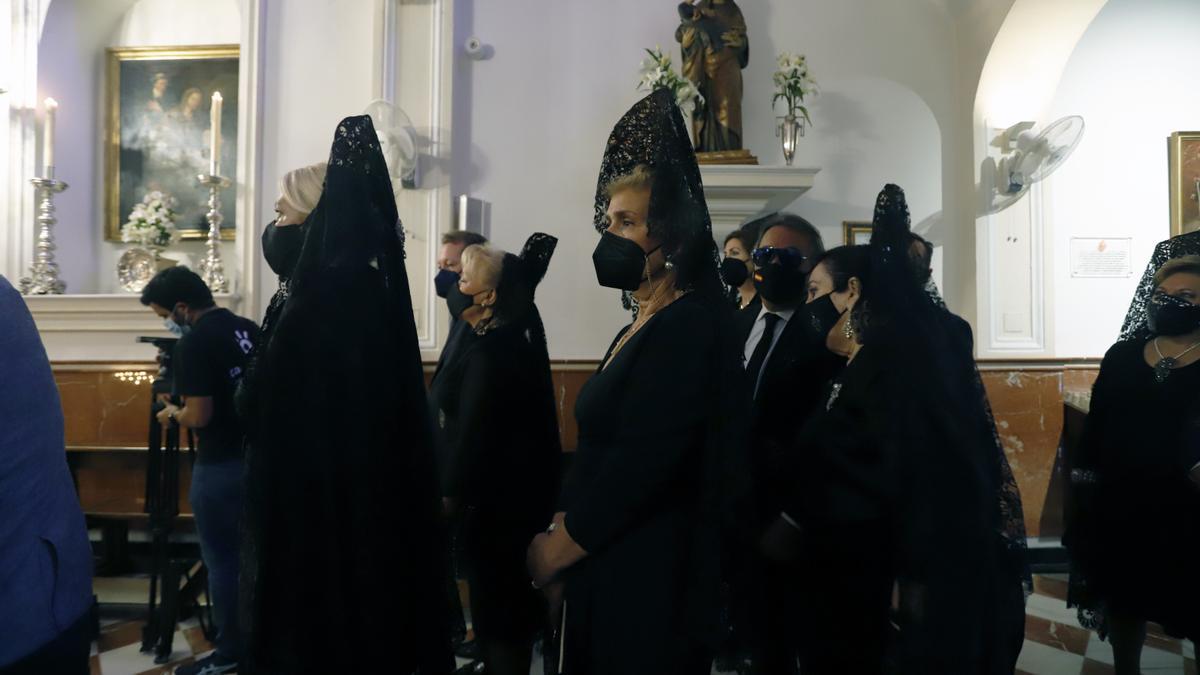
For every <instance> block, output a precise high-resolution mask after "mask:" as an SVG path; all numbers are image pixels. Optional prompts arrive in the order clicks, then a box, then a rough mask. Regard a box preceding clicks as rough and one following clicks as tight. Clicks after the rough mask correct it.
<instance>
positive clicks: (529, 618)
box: [434, 324, 562, 641]
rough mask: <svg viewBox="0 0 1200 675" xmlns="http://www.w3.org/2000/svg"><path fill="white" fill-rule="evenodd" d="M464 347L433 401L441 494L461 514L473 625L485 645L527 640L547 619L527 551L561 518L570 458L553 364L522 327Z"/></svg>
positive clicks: (471, 339) (468, 337)
mask: <svg viewBox="0 0 1200 675" xmlns="http://www.w3.org/2000/svg"><path fill="white" fill-rule="evenodd" d="M460 346H461V347H462V351H461V354H460V356H459V357H458V358H456V359H454V360H453V361H452V362H451V363H450V364H449V365H448V366H447V367H446V368H445V370H443V371H442V372H441V373H439V376H438V386H437V387H436V388H435V389H434V397H435V405H436V406H437V413H436V414H437V416H438V419H437V423H438V426H439V427H441V429H442V431H443V433H444V434H445V442H446V444H447V449H448V452H447V456H448V457H449V458H450V461H449V465H448V466H447V467H446V472H445V474H444V478H443V494H445V495H446V496H447V497H450V498H452V499H455V500H456V501H457V502H458V504H459V508H460V511H461V512H462V530H461V534H460V546H461V549H462V553H463V555H464V556H465V557H466V558H467V560H466V561H465V562H466V568H467V575H466V576H467V580H468V582H469V583H470V587H471V620H472V623H473V625H474V628H475V630H476V632H477V633H478V634H479V635H480V637H481V638H483V639H493V638H494V639H502V640H507V641H522V640H529V639H530V638H531V637H532V635H533V633H534V632H535V631H536V630H538V629H541V628H543V627H544V625H545V616H546V614H545V604H544V602H543V601H542V599H541V595H540V594H539V593H538V592H537V591H535V590H534V589H533V588H532V587H531V586H530V584H529V574H528V573H527V572H526V570H525V550H526V548H527V547H528V545H529V542H530V541H531V540H532V539H533V537H534V536H535V535H536V534H537V533H539V532H541V531H542V530H544V529H545V527H546V524H547V523H549V522H550V519H551V517H552V516H553V510H554V501H555V498H556V495H557V494H558V472H559V470H558V465H559V460H560V458H561V453H562V450H561V446H560V444H559V437H558V416H557V414H556V412H555V404H554V393H553V391H552V389H551V388H550V363H549V360H548V359H547V357H546V355H545V354H546V353H545V348H544V347H543V348H542V349H541V350H538V349H537V348H536V346H534V345H532V344H531V343H530V339H529V338H527V337H526V332H525V331H524V330H523V329H522V327H521V326H520V325H519V324H509V325H504V326H500V327H498V328H496V329H493V330H491V331H489V332H487V333H485V334H484V335H482V336H477V335H475V334H474V333H473V332H470V331H468V332H467V333H466V334H464V335H463V342H462V343H461V345H460Z"/></svg>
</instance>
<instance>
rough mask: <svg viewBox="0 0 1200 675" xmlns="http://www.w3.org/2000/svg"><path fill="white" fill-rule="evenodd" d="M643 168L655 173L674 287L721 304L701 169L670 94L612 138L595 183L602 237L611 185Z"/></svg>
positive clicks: (633, 112) (652, 97) (651, 100)
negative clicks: (674, 282) (645, 167)
mask: <svg viewBox="0 0 1200 675" xmlns="http://www.w3.org/2000/svg"><path fill="white" fill-rule="evenodd" d="M641 164H644V165H646V166H648V167H650V168H651V169H653V170H654V185H653V187H652V188H651V191H650V213H649V220H650V222H651V223H652V224H654V225H656V226H658V227H660V228H661V229H662V230H663V231H664V237H663V251H664V252H665V253H666V255H667V260H668V261H669V262H670V263H671V264H672V265H673V266H674V268H675V270H676V274H677V276H676V280H677V281H676V283H677V284H678V286H679V288H680V289H681V290H688V291H692V292H695V293H698V294H699V295H701V296H703V298H704V299H705V300H706V301H707V302H713V303H716V302H720V301H721V297H722V294H723V291H722V285H721V280H720V276H719V275H718V273H717V266H718V264H719V259H718V256H717V246H716V242H715V241H714V240H713V235H712V220H711V219H710V218H709V215H708V204H707V202H706V201H705V200H704V185H703V182H702V180H701V178H700V166H699V165H698V164H697V163H696V153H695V151H694V150H693V149H692V144H691V141H690V140H689V139H688V131H687V127H686V126H685V125H684V123H683V116H682V114H681V113H680V112H679V106H677V105H675V97H674V96H673V95H672V94H671V92H670V91H669V90H667V89H656V90H655V91H653V92H651V93H650V94H649V95H647V96H646V97H645V98H643V99H642V100H640V101H638V102H637V103H636V104H634V106H633V107H632V108H630V109H629V111H628V112H626V113H625V115H624V116H622V117H621V119H620V120H619V121H618V122H617V124H616V126H615V127H613V130H612V133H611V134H610V135H609V137H608V143H607V144H606V145H605V147H604V158H603V159H602V160H601V164H600V175H599V177H598V178H597V180H596V199H595V219H594V224H595V226H596V230H597V231H598V232H601V231H603V230H604V229H605V228H606V227H607V224H606V223H605V221H604V217H605V212H606V211H607V210H608V194H607V187H608V185H609V183H611V182H612V181H613V180H614V179H616V178H619V177H621V176H623V175H625V174H627V173H629V172H630V171H632V170H633V169H634V168H635V167H637V166H638V165H641ZM624 300H625V306H626V307H631V306H632V298H631V296H630V295H629V294H628V293H626V294H625V296H624Z"/></svg>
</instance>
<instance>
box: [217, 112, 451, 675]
mask: <svg viewBox="0 0 1200 675" xmlns="http://www.w3.org/2000/svg"><path fill="white" fill-rule="evenodd" d="M329 156H330V161H329V167H328V170H327V172H326V176H325V186H324V188H323V189H322V190H321V196H320V199H319V200H318V201H317V203H316V205H315V206H313V207H312V211H311V212H310V213H309V214H308V217H307V218H306V219H305V225H304V226H303V227H304V228H305V229H306V232H305V233H304V237H303V241H302V244H301V245H300V246H299V247H298V249H297V247H295V246H293V247H292V248H291V249H288V250H287V251H280V250H277V249H274V248H273V247H272V246H270V245H268V247H267V249H268V250H267V253H268V261H269V262H271V263H272V267H273V268H274V269H276V271H277V272H278V273H279V274H280V276H281V277H286V278H287V287H288V292H287V300H286V302H284V303H283V305H282V308H281V309H279V310H278V313H277V316H276V315H272V316H269V317H268V319H267V322H269V325H267V326H264V331H263V335H262V336H261V337H260V340H259V343H258V344H259V349H258V352H257V353H256V354H255V358H254V362H253V369H252V370H251V371H249V372H248V373H247V374H246V377H245V380H246V382H247V383H248V386H249V388H250V390H249V392H248V393H249V395H250V396H249V401H248V403H249V404H250V405H249V406H245V407H244V408H243V409H244V410H246V411H248V413H249V414H248V415H247V416H246V417H244V418H243V419H244V422H245V426H246V429H247V433H248V435H249V447H248V448H247V453H246V516H245V522H246V527H245V529H246V531H247V537H246V541H245V542H244V544H243V548H242V555H243V574H242V578H241V588H242V590H243V597H242V611H243V614H242V617H243V618H242V626H243V627H244V628H245V629H246V631H247V634H246V639H245V650H244V651H245V661H244V663H242V664H239V669H238V672H240V673H248V674H250V675H262V674H276V673H278V674H282V673H287V674H288V675H306V674H310V673H311V674H313V675H316V674H317V673H321V674H322V675H323V674H326V673H376V672H402V673H412V672H420V673H422V674H424V673H430V674H432V675H439V674H441V673H448V672H450V671H451V670H453V663H454V660H453V654H452V653H451V652H450V642H449V633H448V622H447V621H446V618H447V617H446V616H445V598H444V594H443V586H442V584H441V583H438V582H439V580H440V579H442V578H443V576H444V569H445V565H446V561H445V560H444V551H445V550H446V549H445V544H444V542H443V539H442V534H441V531H440V518H439V513H438V511H439V504H438V494H437V480H436V474H435V468H434V459H433V442H432V428H431V425H430V421H429V417H428V413H427V410H428V408H427V407H426V405H425V385H424V382H423V378H422V374H421V358H420V351H419V349H418V345H417V332H416V325H415V323H414V317H413V310H412V304H411V303H412V299H411V294H410V291H409V286H408V276H407V273H406V271H405V264H404V249H403V243H402V242H401V240H400V237H399V227H398V225H399V221H398V215H397V213H396V202H395V197H394V196H393V193H392V187H391V182H390V181H389V179H388V173H387V165H386V163H385V161H384V158H383V154H382V152H381V151H380V147H379V141H378V138H377V136H376V134H375V129H374V127H373V125H372V124H371V121H370V118H368V117H365V116H360V117H348V118H346V119H344V120H342V122H341V124H339V125H338V129H337V131H336V133H335V135H334V140H333V144H332V147H331V148H330V155H329ZM298 178H302V179H303V180H301V182H300V183H298V184H297V185H296V187H300V190H299V191H298V193H297V194H299V195H304V194H309V195H310V196H311V194H312V192H311V191H309V192H307V193H306V192H305V189H304V186H305V185H307V186H308V187H310V188H311V187H312V184H313V183H312V179H313V178H315V176H311V175H310V176H307V177H304V176H298ZM304 181H308V182H307V183H306V182H304ZM284 185H285V193H286V192H290V191H291V187H293V186H289V181H287V180H285V181H284ZM293 196H296V195H293ZM301 200H302V198H297V199H296V201H301ZM283 202H284V203H281V207H284V210H283V212H281V215H284V216H285V217H287V215H288V214H287V213H286V209H288V208H292V207H296V208H306V207H307V206H308V205H307V204H295V203H292V201H291V198H287V199H285V200H283ZM271 229H273V230H274V233H275V236H278V235H279V234H286V233H287V232H288V231H289V230H292V231H296V230H298V228H296V227H291V226H288V225H283V226H280V225H278V222H277V223H276V225H275V227H273V228H271ZM265 243H268V244H277V243H279V242H274V241H267V242H265ZM284 252H287V253H289V255H287V256H284V255H279V256H278V257H276V253H284ZM381 589H386V592H384V593H382V594H381ZM314 630H315V631H317V632H318V633H319V634H320V639H313V636H314Z"/></svg>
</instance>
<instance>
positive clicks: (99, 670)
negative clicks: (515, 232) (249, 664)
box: [92, 576, 1200, 675]
mask: <svg viewBox="0 0 1200 675" xmlns="http://www.w3.org/2000/svg"><path fill="white" fill-rule="evenodd" d="M120 590H121V591H122V592H130V591H133V590H134V589H127V588H125V587H124V586H122V587H121V589H120ZM135 594H136V593H135ZM1065 598H1066V583H1065V581H1063V580H1062V578H1060V577H1045V576H1041V577H1037V579H1036V580H1035V592H1034V594H1033V595H1032V596H1031V597H1030V598H1029V604H1028V607H1027V610H1026V622H1025V646H1024V648H1023V649H1022V651H1021V658H1020V660H1019V661H1018V662H1017V673H1018V675H1101V674H1104V673H1113V672H1114V671H1113V667H1112V663H1113V658H1112V649H1111V648H1110V647H1109V645H1108V643H1106V642H1101V641H1100V639H1099V638H1098V637H1096V635H1095V633H1092V632H1090V631H1088V630H1085V629H1084V628H1082V627H1080V625H1079V623H1078V622H1077V621H1076V617H1075V611H1074V610H1070V609H1067V606H1066V602H1065ZM101 599H102V600H103V599H104V598H103V596H102V598H101ZM141 624H142V622H141V621H130V620H125V621H111V620H109V621H106V622H104V625H103V626H102V628H101V636H100V639H99V640H98V641H97V643H96V646H95V647H94V648H93V650H92V652H93V656H92V675H149V674H151V673H170V672H171V671H172V669H173V668H174V667H176V666H178V665H182V664H184V663H190V662H191V661H192V660H193V659H195V658H197V657H202V656H204V655H205V654H207V653H208V652H209V651H210V650H211V649H212V646H211V645H209V644H208V642H207V641H206V640H205V639H204V636H203V634H202V633H201V631H200V628H199V627H198V626H196V625H195V624H194V623H189V624H183V625H181V626H180V628H179V631H178V632H177V633H176V634H175V642H174V647H175V652H174V654H172V657H171V658H172V661H171V663H169V664H167V665H165V666H155V665H154V660H153V657H152V656H151V655H149V654H142V653H141V652H140V651H139V648H140V647H141ZM1150 632H1151V635H1150V637H1149V638H1148V639H1147V641H1146V647H1145V649H1144V651H1143V652H1142V672H1143V673H1144V675H1200V671H1198V670H1197V667H1196V654H1195V651H1194V649H1195V647H1194V645H1192V643H1190V642H1180V641H1179V640H1174V639H1171V638H1168V637H1165V636H1163V635H1162V634H1161V633H1160V632H1158V631H1156V630H1155V629H1154V628H1153V627H1152V628H1151V631H1150ZM535 661H536V662H535V663H534V668H533V669H532V671H531V672H534V673H540V672H541V660H540V659H535ZM714 672H716V671H714Z"/></svg>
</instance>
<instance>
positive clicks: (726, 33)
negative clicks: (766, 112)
mask: <svg viewBox="0 0 1200 675" xmlns="http://www.w3.org/2000/svg"><path fill="white" fill-rule="evenodd" d="M679 18H680V21H681V23H680V25H679V28H677V29H676V30H675V39H676V40H677V41H678V42H679V45H680V47H681V49H682V51H683V65H682V69H683V76H684V77H686V78H687V79H689V80H691V81H692V83H693V84H695V85H696V88H697V89H698V90H700V94H701V95H702V96H703V97H704V102H703V103H699V102H698V103H697V105H696V108H695V110H694V112H693V113H692V132H693V139H694V141H695V145H696V151H697V152H698V153H714V154H715V153H720V155H723V156H725V157H726V158H729V159H732V158H733V157H742V156H744V158H749V157H751V156H750V155H749V153H748V152H733V151H740V150H742V69H743V68H745V67H746V64H747V63H748V62H749V60H750V44H749V41H748V40H747V38H746V20H745V19H744V18H742V10H740V9H738V6H737V3H736V2H734V0H694V1H693V2H683V3H681V4H680V5H679Z"/></svg>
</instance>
